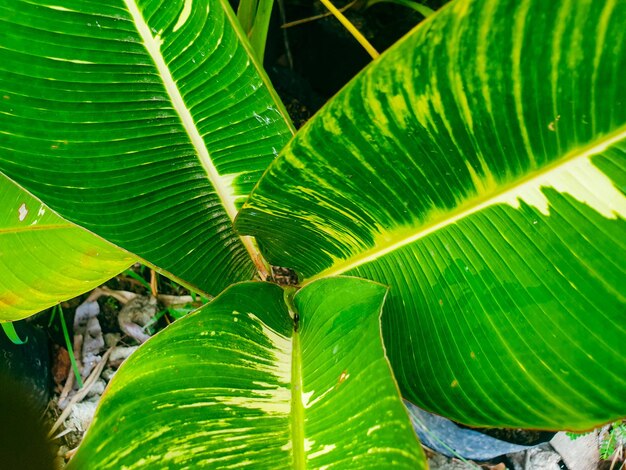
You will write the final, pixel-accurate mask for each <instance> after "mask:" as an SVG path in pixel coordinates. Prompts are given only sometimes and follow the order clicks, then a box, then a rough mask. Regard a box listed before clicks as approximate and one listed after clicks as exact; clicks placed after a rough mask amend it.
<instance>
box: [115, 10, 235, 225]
mask: <svg viewBox="0 0 626 470" xmlns="http://www.w3.org/2000/svg"><path fill="white" fill-rule="evenodd" d="M124 3H125V4H126V7H127V8H128V11H129V13H130V14H131V16H132V19H133V22H134V24H135V27H136V28H137V31H138V33H139V36H140V37H141V39H142V41H143V44H144V47H145V48H146V51H147V52H148V54H149V55H150V57H151V58H152V60H153V62H154V64H155V66H156V68H157V71H158V73H159V77H160V78H161V81H162V82H163V86H164V87H165V90H166V91H167V94H168V96H169V98H170V101H171V103H172V106H173V107H174V110H175V111H176V113H177V114H178V116H179V117H180V120H181V123H182V125H183V128H184V129H185V132H186V133H187V136H188V137H189V139H190V141H191V144H192V145H193V147H194V149H195V150H196V155H197V157H198V160H199V161H200V163H201V165H202V167H203V168H204V170H205V171H206V173H207V175H208V177H209V180H210V181H211V184H212V186H213V188H214V189H215V191H216V193H217V195H218V197H219V199H220V202H221V204H222V206H223V207H224V210H225V211H226V213H227V214H228V217H229V218H230V220H231V221H232V220H234V219H235V216H236V215H237V209H236V207H235V203H234V201H233V200H232V197H230V192H229V190H228V189H229V188H228V187H227V184H226V182H225V181H224V180H223V178H222V177H221V175H220V174H219V172H218V171H217V168H216V167H215V165H214V164H213V161H212V160H211V156H210V154H209V150H208V149H207V147H206V145H205V143H204V139H203V138H202V136H201V135H200V131H199V130H198V127H197V126H196V123H195V121H194V119H193V117H192V115H191V112H190V111H189V108H187V105H186V104H185V101H184V99H183V96H182V94H181V93H180V90H179V89H178V86H177V84H176V81H175V80H174V77H172V74H171V72H170V69H169V67H168V66H167V64H166V63H165V59H164V57H163V55H162V54H161V44H162V41H161V39H160V37H159V35H158V34H157V35H156V36H153V35H152V32H151V30H150V27H149V26H148V24H147V23H146V21H145V19H144V17H143V14H142V13H141V11H139V7H138V6H137V3H136V2H135V0H124Z"/></svg>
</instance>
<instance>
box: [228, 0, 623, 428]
mask: <svg viewBox="0 0 626 470" xmlns="http://www.w3.org/2000/svg"><path fill="white" fill-rule="evenodd" d="M624 24H626V3H624V2H619V1H607V2H593V1H576V2H573V1H569V2H568V1H566V2H544V1H541V0H525V1H521V2H520V1H516V0H515V1H513V0H510V1H499V0H498V1H495V0H477V1H456V2H453V3H452V4H450V5H448V6H446V7H444V8H443V9H442V10H441V11H440V12H438V13H436V14H435V15H433V16H432V17H431V18H429V19H428V20H426V21H425V22H424V23H423V24H421V25H420V26H418V27H417V29H416V30H414V31H413V32H412V33H411V34H410V35H409V36H408V37H406V38H405V39H403V40H402V41H401V42H400V43H399V44H397V45H396V46H395V47H394V48H392V49H391V50H389V51H388V52H387V53H386V54H384V55H383V56H382V57H381V59H380V60H378V61H376V62H374V63H373V64H372V65H371V66H370V67H369V68H368V69H366V70H365V71H364V73H362V74H361V76H360V77H359V78H358V79H356V80H354V81H353V82H351V83H350V84H349V85H348V86H347V87H346V88H345V89H344V90H343V91H342V92H341V93H340V94H339V95H338V96H337V97H335V99H334V100H333V101H332V102H331V103H329V104H328V105H327V106H326V107H325V108H324V109H323V110H322V111H321V112H320V113H319V114H318V115H317V116H316V117H315V118H314V119H313V120H312V121H311V122H310V123H309V124H308V125H307V126H306V127H305V128H303V130H302V131H301V132H300V133H299V134H298V136H297V138H296V139H295V140H294V141H292V142H291V143H290V145H289V146H288V147H287V148H286V149H285V151H284V153H283V154H282V155H281V157H280V158H279V159H277V160H276V161H275V163H274V164H273V165H272V166H271V167H270V169H269V170H268V172H267V173H266V176H265V177H264V178H263V180H262V181H261V182H260V184H259V186H258V187H257V188H256V190H255V191H254V193H253V195H252V197H251V199H250V201H249V202H248V203H247V205H246V206H245V208H244V210H243V212H242V213H241V214H240V217H239V219H238V227H239V229H240V230H241V231H242V233H248V234H254V235H255V236H257V237H258V240H259V242H260V243H262V246H263V247H264V248H265V249H266V250H267V253H268V260H269V261H270V262H271V263H273V264H277V265H281V266H283V265H285V266H291V267H293V268H295V269H296V270H297V271H298V272H299V273H300V274H301V277H302V278H303V279H304V280H305V282H309V281H310V280H312V279H316V278H319V277H322V276H327V275H337V274H349V275H356V276H362V277H365V278H368V279H372V280H376V281H379V282H381V283H384V284H388V285H390V286H391V293H390V299H389V302H388V303H387V304H386V306H385V313H384V315H383V332H384V336H385V344H386V346H387V351H388V354H389V356H390V360H391V363H392V365H393V368H394V373H395V375H396V377H397V379H398V381H399V383H400V387H401V389H402V391H403V394H404V395H405V396H406V398H408V399H410V400H411V401H413V402H415V403H417V404H419V405H421V406H423V407H425V408H427V409H429V410H431V411H434V412H436V413H439V414H442V415H444V416H447V417H450V418H453V419H456V420H458V421H461V422H465V423H469V424H475V425H492V426H503V425H504V426H513V427H532V428H556V429H562V428H571V429H586V428H590V427H592V426H594V425H597V424H599V423H602V422H604V421H609V420H614V419H616V418H618V417H620V416H624V415H625V414H626V407H625V406H624V400H623V397H624V396H625V395H626V374H624V371H626V355H625V354H624V353H625V352H626V351H625V349H624V348H625V345H626V321H625V320H626V296H625V294H624V286H625V285H626V222H625V217H626V196H625V193H626V103H625V101H624V97H625V96H626V81H624V80H623V79H622V78H621V77H623V75H624V72H625V71H626V40H625V39H626V38H625V34H626V30H625V29H624V27H623V26H624Z"/></svg>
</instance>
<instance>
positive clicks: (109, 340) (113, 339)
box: [104, 333, 122, 348]
mask: <svg viewBox="0 0 626 470" xmlns="http://www.w3.org/2000/svg"><path fill="white" fill-rule="evenodd" d="M121 338H122V335H121V334H119V333H106V334H105V335H104V344H106V346H107V348H112V347H113V346H115V345H116V344H117V343H119V342H120V339H121Z"/></svg>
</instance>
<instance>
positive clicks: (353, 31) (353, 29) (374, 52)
mask: <svg viewBox="0 0 626 470" xmlns="http://www.w3.org/2000/svg"><path fill="white" fill-rule="evenodd" d="M320 1H321V2H322V3H323V4H324V6H325V7H326V8H328V10H329V11H330V12H331V13H332V14H333V15H335V18H337V19H338V20H339V21H340V22H341V24H342V25H343V26H344V27H345V28H346V29H347V30H348V32H349V33H350V34H352V36H354V39H356V40H357V41H358V42H359V44H361V46H363V49H365V50H366V51H367V53H368V54H369V55H370V56H371V57H372V59H377V58H378V57H379V56H380V54H379V53H378V51H377V50H376V49H374V46H372V45H371V44H370V42H369V41H368V40H367V39H365V36H363V35H362V34H361V32H360V31H359V30H358V29H356V27H355V26H354V25H353V24H352V23H351V22H350V20H349V19H348V18H346V17H345V16H344V14H343V13H341V12H340V11H339V10H338V9H337V8H336V7H335V5H333V4H332V3H331V2H330V0H320Z"/></svg>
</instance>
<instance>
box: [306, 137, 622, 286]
mask: <svg viewBox="0 0 626 470" xmlns="http://www.w3.org/2000/svg"><path fill="white" fill-rule="evenodd" d="M625 139H626V125H625V126H622V127H619V128H618V129H617V130H615V131H613V132H612V133H610V134H606V135H604V136H602V137H601V138H599V139H596V140H594V141H592V142H591V143H589V144H588V145H586V146H582V147H578V148H575V149H574V150H572V151H570V152H568V153H566V154H565V155H563V157H561V158H560V159H558V160H556V161H554V162H552V163H551V164H549V165H546V166H545V167H543V168H541V169H539V170H537V171H534V172H531V173H528V174H527V175H526V176H525V177H522V178H520V179H518V180H515V181H512V182H510V183H509V184H506V185H502V186H500V187H498V189H500V190H496V191H492V192H491V193H489V194H488V196H483V197H477V198H473V199H470V200H469V201H468V202H467V203H466V204H463V205H462V206H460V207H458V208H457V209H456V210H454V211H450V212H449V213H448V214H447V216H446V217H445V218H439V219H434V220H432V221H431V222H429V223H427V224H425V225H422V226H420V227H419V230H417V231H416V232H414V233H412V234H411V235H408V236H407V235H406V234H402V235H399V236H398V238H399V240H396V241H393V237H392V241H390V242H388V243H386V244H380V245H378V246H375V247H374V248H372V249H370V250H367V251H363V252H361V253H359V254H357V255H355V256H353V257H351V258H348V259H346V260H344V261H342V262H338V263H336V264H334V265H332V266H330V267H329V268H327V269H325V270H323V271H321V272H319V273H318V274H315V275H314V276H311V277H310V278H307V279H306V280H305V281H304V282H303V283H302V286H305V285H307V284H309V283H310V282H313V281H315V280H316V279H320V278H323V277H328V276H338V275H341V274H344V273H346V272H348V271H351V270H353V269H356V268H358V267H359V266H362V265H364V264H367V263H370V262H372V261H374V260H376V259H378V258H381V257H382V256H385V255H387V254H388V253H391V252H394V251H396V250H398V249H400V248H402V247H404V246H407V245H410V244H411V243H414V242H415V241H417V240H419V239H421V238H424V237H426V236H428V235H430V234H431V233H433V232H436V231H437V230H439V229H441V228H444V227H446V226H448V225H451V224H453V223H456V222H458V221H460V220H461V219H464V218H466V217H468V216H470V215H472V214H474V213H476V212H479V211H481V210H483V209H485V208H487V207H490V206H492V205H494V204H497V201H498V200H499V199H502V197H503V196H504V195H506V194H509V193H515V192H517V191H518V190H519V189H520V188H521V187H522V186H524V185H525V184H527V183H529V182H531V181H533V180H536V179H540V178H541V177H542V176H545V175H547V174H548V173H550V172H552V171H556V170H558V169H559V168H561V167H562V166H564V165H566V164H568V163H569V162H572V161H574V160H576V159H582V158H589V157H591V156H593V155H597V154H599V153H601V152H603V151H605V150H606V149H607V148H609V147H610V146H611V145H613V144H615V143H617V142H620V141H622V140H625Z"/></svg>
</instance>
